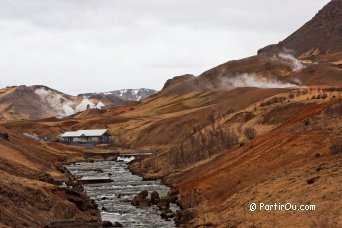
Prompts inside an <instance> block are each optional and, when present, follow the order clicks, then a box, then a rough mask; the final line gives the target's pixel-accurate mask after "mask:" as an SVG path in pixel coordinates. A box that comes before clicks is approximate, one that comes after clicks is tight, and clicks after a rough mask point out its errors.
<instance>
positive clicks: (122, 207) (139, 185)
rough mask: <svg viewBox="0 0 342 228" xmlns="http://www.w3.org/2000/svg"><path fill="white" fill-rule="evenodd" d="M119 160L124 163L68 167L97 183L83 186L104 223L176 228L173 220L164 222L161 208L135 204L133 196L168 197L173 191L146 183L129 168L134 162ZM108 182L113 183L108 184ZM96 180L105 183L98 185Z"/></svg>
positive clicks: (84, 163)
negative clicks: (153, 195) (144, 194)
mask: <svg viewBox="0 0 342 228" xmlns="http://www.w3.org/2000/svg"><path fill="white" fill-rule="evenodd" d="M138 156H139V155H138ZM128 158H130V157H128ZM131 159H133V158H131ZM118 160H120V161H93V162H77V163H73V164H70V165H68V166H67V168H68V170H69V171H70V172H71V174H72V175H73V176H74V177H75V178H76V179H77V180H81V182H82V180H93V182H92V183H89V182H88V183H87V182H85V183H84V184H83V187H84V190H85V192H86V193H87V195H88V196H89V197H90V198H92V199H93V200H94V202H95V203H96V204H97V205H98V207H99V209H100V211H101V217H102V220H103V221H110V222H112V223H117V224H122V225H123V226H125V227H126V226H127V227H129V226H154V227H175V226H176V224H175V222H174V220H173V218H168V219H162V217H161V216H162V214H161V213H162V212H161V211H160V210H159V208H158V207H157V206H153V205H152V206H149V207H141V208H140V207H136V206H133V205H132V203H131V201H132V199H133V197H134V196H135V195H137V194H138V193H140V192H142V191H147V192H158V194H159V195H160V196H161V197H165V196H166V195H167V194H168V192H169V191H170V189H169V188H168V187H167V186H164V185H163V184H162V183H161V181H159V180H149V181H146V180H143V178H141V177H139V176H136V175H133V174H132V173H131V172H130V171H129V169H128V163H129V161H130V159H118ZM104 179H110V180H112V181H111V182H109V181H108V182H105V183H104V182H102V180H104ZM95 180H101V182H99V183H96V181H95ZM170 209H172V210H173V211H174V213H176V211H177V210H178V208H177V206H176V205H171V206H170Z"/></svg>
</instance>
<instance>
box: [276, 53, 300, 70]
mask: <svg viewBox="0 0 342 228" xmlns="http://www.w3.org/2000/svg"><path fill="white" fill-rule="evenodd" d="M274 57H275V58H278V59H280V60H281V61H282V62H283V63H284V64H286V65H287V66H289V67H291V70H292V71H294V72H297V71H301V70H302V69H304V68H305V65H303V64H302V63H301V62H300V61H299V60H298V59H297V58H296V57H294V55H293V54H292V53H291V51H289V50H286V49H285V50H284V51H283V52H281V53H278V54H277V55H276V56H274Z"/></svg>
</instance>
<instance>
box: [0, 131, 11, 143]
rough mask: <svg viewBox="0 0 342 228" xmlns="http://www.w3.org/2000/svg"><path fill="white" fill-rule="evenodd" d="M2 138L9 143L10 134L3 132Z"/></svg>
mask: <svg viewBox="0 0 342 228" xmlns="http://www.w3.org/2000/svg"><path fill="white" fill-rule="evenodd" d="M0 138H3V139H5V140H7V141H8V139H9V135H8V133H2V132H0Z"/></svg>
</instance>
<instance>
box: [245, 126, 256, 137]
mask: <svg viewBox="0 0 342 228" xmlns="http://www.w3.org/2000/svg"><path fill="white" fill-rule="evenodd" d="M243 134H244V135H245V137H246V138H247V139H249V140H252V139H254V138H255V135H256V131H255V129H254V128H252V127H248V128H246V129H245V130H244V131H243Z"/></svg>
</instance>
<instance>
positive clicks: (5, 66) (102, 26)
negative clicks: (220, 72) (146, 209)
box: [0, 0, 328, 94]
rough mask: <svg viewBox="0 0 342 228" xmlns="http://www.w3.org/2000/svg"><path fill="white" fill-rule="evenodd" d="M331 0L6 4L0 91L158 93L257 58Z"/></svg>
mask: <svg viewBox="0 0 342 228" xmlns="http://www.w3.org/2000/svg"><path fill="white" fill-rule="evenodd" d="M327 2H328V0H282V1H281V0H258V1H251V0H241V1H235V0H231V1H230V0H186V1H184V0H172V1H171V0H145V1H141V0H125V1H119V0H3V1H0V49H1V52H0V75H1V81H0V87H4V86H7V85H13V84H46V85H47V86H51V87H54V88H57V89H60V90H62V91H65V92H69V93H73V94H76V93H80V92H91V91H105V90H113V89H120V88H134V87H151V88H155V89H160V88H161V87H162V85H163V83H164V82H165V81H166V80H167V79H168V78H170V77H172V76H174V75H178V74H185V73H192V74H200V73H201V72H202V71H204V70H207V69H208V68H210V67H213V66H215V65H218V64H220V63H223V62H226V61H228V60H230V59H237V58H241V57H245V56H248V55H253V54H255V53H256V51H257V49H258V48H261V47H263V46H265V45H267V44H270V43H275V42H278V41H279V40H281V39H283V38H285V37H286V36H287V35H289V34H290V33H291V32H293V31H294V30H295V29H297V28H298V27H299V26H301V25H302V24H303V23H305V22H306V21H307V20H309V19H310V18H311V17H312V16H313V15H314V14H315V13H316V12H317V11H318V10H319V9H320V8H321V7H322V6H323V5H325V4H326V3H327Z"/></svg>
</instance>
